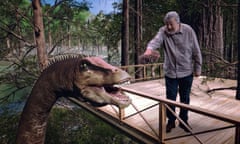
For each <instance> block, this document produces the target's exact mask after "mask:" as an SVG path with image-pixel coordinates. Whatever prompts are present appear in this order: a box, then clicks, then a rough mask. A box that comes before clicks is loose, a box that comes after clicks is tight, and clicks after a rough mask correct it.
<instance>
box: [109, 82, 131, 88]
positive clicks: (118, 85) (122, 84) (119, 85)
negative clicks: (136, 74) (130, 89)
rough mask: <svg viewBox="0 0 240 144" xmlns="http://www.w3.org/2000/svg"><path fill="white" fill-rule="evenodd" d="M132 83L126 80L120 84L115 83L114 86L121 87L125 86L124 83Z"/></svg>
mask: <svg viewBox="0 0 240 144" xmlns="http://www.w3.org/2000/svg"><path fill="white" fill-rule="evenodd" d="M129 84H130V81H126V82H123V83H119V84H114V85H113V86H114V87H118V88H119V87H121V86H124V85H129Z"/></svg>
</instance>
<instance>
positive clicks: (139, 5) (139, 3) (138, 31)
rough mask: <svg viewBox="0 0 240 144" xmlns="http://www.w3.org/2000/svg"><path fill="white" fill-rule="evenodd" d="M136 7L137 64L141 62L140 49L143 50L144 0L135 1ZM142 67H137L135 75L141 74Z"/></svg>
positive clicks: (135, 54) (135, 60)
mask: <svg viewBox="0 0 240 144" xmlns="http://www.w3.org/2000/svg"><path fill="white" fill-rule="evenodd" d="M135 9H136V14H135V31H134V34H135V36H134V37H135V40H134V41H135V43H134V44H135V49H134V50H135V53H134V62H135V65H138V64H139V55H140V50H141V41H142V0H137V1H136V2H135ZM140 69H141V68H136V69H135V77H136V78H139V77H140V76H141V72H140Z"/></svg>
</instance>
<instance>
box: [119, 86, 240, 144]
mask: <svg viewBox="0 0 240 144" xmlns="http://www.w3.org/2000/svg"><path fill="white" fill-rule="evenodd" d="M122 90H123V91H125V92H127V93H131V94H134V95H137V96H141V97H144V98H147V99H151V100H154V101H158V102H159V103H158V105H159V134H158V138H159V139H158V141H159V143H164V142H165V141H167V140H172V139H177V138H181V137H185V136H194V137H195V138H196V140H197V141H198V142H199V143H201V144H203V142H202V141H201V140H200V139H199V138H198V137H197V135H198V134H204V133H209V132H214V131H220V130H223V129H228V128H233V127H235V129H236V130H235V144H240V119H239V118H236V117H233V116H230V115H225V114H222V113H217V112H213V111H209V110H207V109H203V108H200V107H196V106H192V105H187V104H183V103H179V102H175V101H172V100H168V99H165V98H162V97H159V96H154V95H151V94H147V93H142V92H139V91H135V90H133V89H129V88H126V87H123V88H122ZM169 105H174V106H176V107H179V108H184V109H187V110H189V111H192V112H195V113H197V114H200V115H204V116H208V117H210V118H215V119H217V120H221V121H224V122H228V123H230V124H231V126H225V127H222V128H216V129H212V130H207V131H202V132H198V133H193V132H192V130H191V128H189V127H188V125H186V123H184V121H183V120H181V119H180V118H179V117H178V116H177V114H176V113H174V112H173V111H172V113H173V114H174V115H175V116H176V117H177V119H178V120H179V121H180V123H182V124H183V125H185V126H186V127H187V128H188V130H189V131H190V134H188V135H183V136H177V137H172V138H168V139H166V132H165V131H166V128H165V127H166V122H165V121H166V113H165V110H166V109H169V110H170V111H171V109H170V108H169ZM154 106H157V105H154ZM152 107H153V106H150V107H149V109H150V108H152ZM145 110H147V108H146V109H145ZM119 111H120V112H119V115H121V114H124V112H122V111H124V110H119ZM142 112H143V111H139V112H138V113H142ZM119 118H122V120H124V119H125V118H126V116H124V115H122V116H119ZM127 118H129V116H127ZM155 133H156V132H155Z"/></svg>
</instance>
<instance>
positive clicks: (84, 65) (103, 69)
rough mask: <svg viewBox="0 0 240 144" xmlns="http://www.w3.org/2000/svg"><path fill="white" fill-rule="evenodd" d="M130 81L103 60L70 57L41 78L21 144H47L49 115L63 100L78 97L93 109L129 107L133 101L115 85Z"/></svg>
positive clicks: (26, 110)
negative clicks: (56, 104) (100, 107)
mask: <svg viewBox="0 0 240 144" xmlns="http://www.w3.org/2000/svg"><path fill="white" fill-rule="evenodd" d="M129 80H130V76H129V75H128V73H127V72H125V71H123V70H121V69H119V68H117V67H114V66H112V65H110V64H108V63H106V62H105V61H103V60H102V59H101V58H98V57H86V58H66V59H64V60H59V61H56V62H54V63H52V64H50V66H48V67H47V68H46V69H45V70H44V71H43V72H42V73H41V75H40V76H39V78H38V80H37V81H36V83H35V85H34V86H33V88H32V91H31V93H30V96H29V97H28V99H27V102H26V104H25V106H24V109H23V112H22V115H21V119H20V122H19V126H18V131H17V139H16V143H17V144H44V141H45V133H46V127H47V120H48V115H49V113H50V111H51V108H52V107H53V105H54V104H55V102H56V101H57V99H58V98H59V97H75V98H77V99H78V100H79V101H85V102H88V103H89V104H91V105H93V106H104V105H107V104H113V105H116V106H118V107H120V108H124V107H127V106H128V105H129V104H130V103H131V99H130V98H129V97H128V96H126V95H124V93H123V92H121V90H120V89H119V88H117V87H114V86H113V85H114V84H120V83H122V82H126V81H129Z"/></svg>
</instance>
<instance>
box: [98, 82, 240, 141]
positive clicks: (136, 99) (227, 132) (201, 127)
mask: <svg viewBox="0 0 240 144" xmlns="http://www.w3.org/2000/svg"><path fill="white" fill-rule="evenodd" d="M231 86H236V81H233V80H225V79H205V78H195V79H194V82H193V87H192V93H191V102H190V105H193V106H197V107H200V108H204V109H206V110H210V111H213V112H217V113H222V114H226V115H230V116H232V117H234V118H236V119H239V120H240V101H237V100H235V91H234V90H221V91H216V92H212V93H207V90H211V89H214V88H221V87H231ZM125 87H127V88H131V89H134V90H137V91H141V92H144V93H148V94H152V95H155V96H159V97H163V98H165V96H166V93H165V84H164V79H160V80H152V81H144V82H138V83H133V84H130V85H127V86H125ZM128 95H129V96H130V97H131V98H132V103H133V105H132V106H129V107H128V108H126V109H125V110H124V111H125V119H124V120H123V122H124V123H126V124H128V125H129V126H131V127H133V128H134V129H136V130H139V131H141V132H143V133H145V134H146V135H149V136H151V137H153V138H156V139H157V138H158V134H159V107H158V102H157V101H154V100H150V99H147V98H143V97H140V96H137V95H133V94H130V93H128ZM177 101H179V97H178V100H177ZM148 107H151V108H149V109H147V110H144V109H145V108H148ZM99 110H101V111H104V112H105V113H107V114H109V115H111V116H113V117H116V118H118V115H116V112H118V109H117V108H115V107H114V106H110V105H109V106H105V107H102V108H100V109H99ZM141 110H144V111H142V112H141V113H140V114H135V115H134V113H136V112H137V111H141ZM176 111H177V112H179V108H177V109H176ZM128 116H129V117H128ZM176 124H177V125H178V121H176ZM189 124H190V126H191V127H192V131H193V132H194V133H200V134H197V135H196V136H197V138H198V139H200V141H201V142H202V143H204V144H233V143H234V142H235V128H228V129H222V130H220V131H215V132H208V133H203V134H201V132H202V131H207V130H209V131H211V129H218V128H219V129H221V128H222V127H224V126H232V124H230V123H226V122H223V121H220V120H216V119H213V118H209V117H206V116H203V115H200V114H196V113H194V112H190V113H189ZM186 135H189V133H186V132H184V131H183V130H182V129H181V128H179V127H178V126H177V127H176V128H175V129H173V130H172V132H171V133H167V134H166V139H165V143H167V144H197V143H199V141H197V139H196V138H194V137H193V136H187V137H181V136H186ZM175 137H180V138H177V139H172V138H175Z"/></svg>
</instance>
